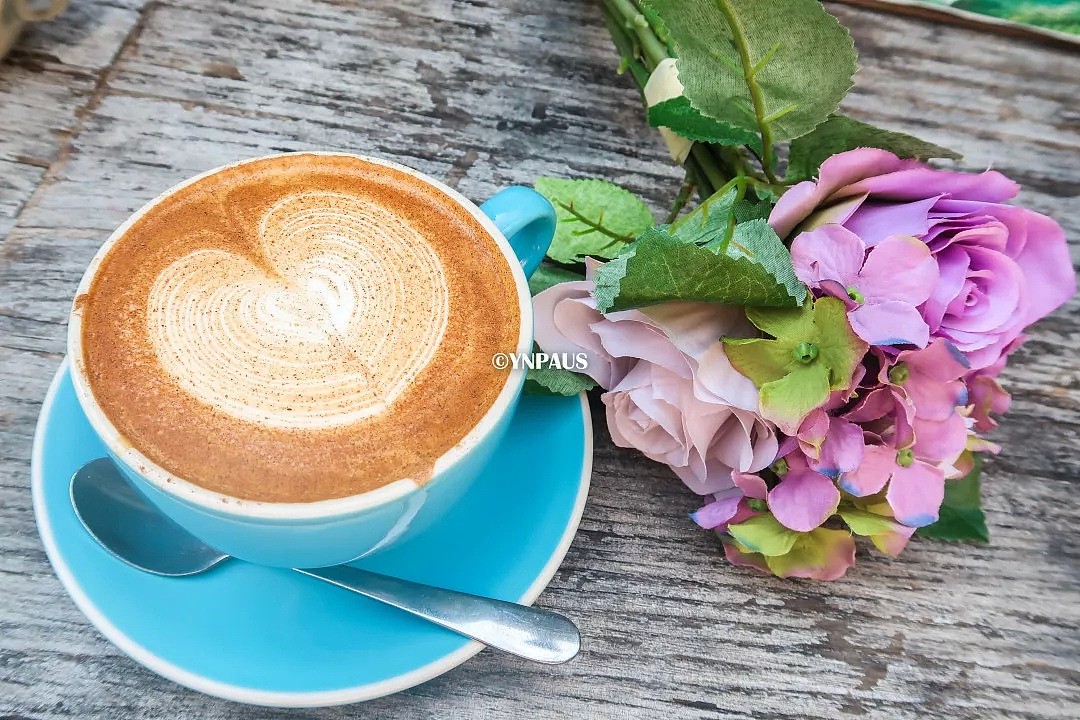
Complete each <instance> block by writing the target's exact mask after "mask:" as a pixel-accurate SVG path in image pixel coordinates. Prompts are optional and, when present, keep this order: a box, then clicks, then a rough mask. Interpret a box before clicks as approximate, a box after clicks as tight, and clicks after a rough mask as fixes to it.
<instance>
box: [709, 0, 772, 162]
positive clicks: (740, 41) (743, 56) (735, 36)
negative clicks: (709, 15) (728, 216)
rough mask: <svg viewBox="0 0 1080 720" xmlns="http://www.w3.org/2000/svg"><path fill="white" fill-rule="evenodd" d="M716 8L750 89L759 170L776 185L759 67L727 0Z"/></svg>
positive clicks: (770, 127)
mask: <svg viewBox="0 0 1080 720" xmlns="http://www.w3.org/2000/svg"><path fill="white" fill-rule="evenodd" d="M717 6H718V7H719V8H720V12H722V13H723V14H724V18H725V19H726V20H727V23H728V27H729V28H730V29H731V39H732V42H733V43H734V44H735V47H736V49H738V51H739V60H740V61H741V64H742V71H743V79H744V80H745V81H746V87H747V88H749V89H750V101H751V103H753V105H754V117H755V118H757V125H758V132H760V133H761V169H762V170H763V171H764V172H765V177H766V178H767V179H768V181H769V182H770V183H778V182H779V181H778V180H777V178H776V175H775V174H774V173H773V169H772V166H773V160H774V152H775V151H774V149H773V134H772V125H771V124H770V122H769V118H768V117H766V114H765V97H764V95H763V94H762V92H761V85H760V84H758V81H757V72H758V70H760V69H761V67H760V66H756V65H755V64H754V62H753V60H751V58H750V48H749V46H747V44H746V36H745V35H744V33H743V29H742V25H741V24H740V23H739V18H738V17H736V15H735V13H734V12H733V11H732V10H731V5H730V4H729V3H728V2H727V0H720V2H718V3H717Z"/></svg>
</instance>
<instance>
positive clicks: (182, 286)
mask: <svg viewBox="0 0 1080 720" xmlns="http://www.w3.org/2000/svg"><path fill="white" fill-rule="evenodd" d="M259 236H260V239H261V244H262V252H263V255H264V259H263V261H262V263H265V264H266V265H267V266H268V267H269V268H270V270H268V269H267V267H264V266H263V264H262V263H256V262H253V261H252V260H251V259H249V258H246V257H242V256H240V255H236V254H233V253H230V252H226V251H223V250H220V249H214V248H211V247H207V248H202V249H198V250H194V251H192V252H191V253H189V254H187V255H185V256H183V257H181V258H180V259H178V260H176V261H174V262H173V263H172V264H171V265H169V266H168V267H166V268H165V269H164V270H163V271H162V272H161V273H160V274H159V275H158V277H157V278H156V280H155V281H154V284H153V286H152V288H151V290H150V295H149V301H148V302H149V305H148V313H147V319H148V332H149V337H150V340H151V342H152V343H153V347H154V351H155V353H156V355H157V357H158V360H159V361H160V363H161V365H162V366H163V367H164V368H165V370H166V371H167V372H168V373H169V374H170V375H171V376H172V377H173V378H174V379H175V380H176V382H177V383H179V385H180V386H181V387H182V388H183V389H184V390H186V391H187V392H189V393H190V394H192V395H194V396H195V397H197V398H199V399H200V400H202V401H203V402H206V403H208V404H210V405H212V406H213V407H215V408H217V409H219V410H221V411H223V412H225V413H228V414H229V415H231V416H234V417H236V418H240V419H242V420H245V421H249V422H253V423H258V424H261V425H267V426H272V427H279V428H305V429H316V428H327V427H334V426H339V425H344V424H347V423H350V422H355V421H356V420H360V419H362V418H365V417H369V416H372V415H377V414H380V413H382V412H383V411H385V410H386V408H387V407H388V406H389V405H390V403H392V402H393V401H394V399H395V398H396V397H397V396H398V395H400V394H401V392H402V391H403V390H404V389H405V388H406V387H408V385H409V384H410V383H411V382H412V381H413V380H415V378H416V376H417V375H418V374H419V373H420V371H421V370H423V369H424V367H425V366H426V365H427V364H428V363H429V362H430V361H431V359H432V357H433V356H434V354H435V352H436V350H437V349H438V347H439V344H440V342H441V341H442V338H443V335H444V334H445V332H446V328H447V317H448V312H449V293H448V290H447V283H446V278H445V277H444V274H443V268H442V265H441V263H440V261H439V258H438V256H437V255H436V253H435V251H434V250H433V249H432V247H431V246H430V245H429V244H428V242H427V240H426V239H425V238H424V237H423V236H422V235H421V234H420V233H419V232H417V230H416V229H415V228H413V227H412V226H411V225H410V224H409V223H408V222H407V221H406V220H405V219H403V218H401V217H400V216H398V215H395V214H394V213H392V212H390V211H389V210H387V209H385V208H383V207H382V206H380V205H378V204H376V203H373V202H369V201H367V200H363V199H361V198H357V197H353V196H350V195H345V194H340V193H332V192H306V193H301V194H296V195H292V196H289V197H286V198H284V199H283V200H280V201H279V202H277V203H276V204H275V205H274V206H273V207H272V208H270V210H268V211H267V212H266V214H265V215H264V217H263V218H262V221H261V223H260V226H259ZM209 244H211V243H208V245H209Z"/></svg>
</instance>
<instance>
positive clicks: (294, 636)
mask: <svg viewBox="0 0 1080 720" xmlns="http://www.w3.org/2000/svg"><path fill="white" fill-rule="evenodd" d="M104 454H105V453H104V449H103V447H102V446H101V443H100V442H99V441H98V439H97V437H96V436H95V435H94V434H93V432H92V431H91V429H90V425H89V423H88V422H87V420H86V417H85V415H83V412H82V410H81V408H80V407H79V404H78V402H77V401H76V399H75V393H74V390H73V388H72V385H71V378H70V375H69V372H68V365H67V362H66V361H65V362H64V364H63V365H62V366H61V367H60V370H59V371H58V372H57V374H56V377H55V378H54V379H53V383H52V386H51V387H50V388H49V394H48V395H47V396H46V398H45V403H44V405H43V406H42V409H41V418H40V419H39V421H38V426H37V432H36V434H35V437H34V452H33V460H32V464H31V468H32V474H33V495H34V511H35V514H36V517H37V524H38V530H39V532H40V533H41V539H42V541H43V543H44V544H45V550H46V552H47V553H48V555H49V560H50V561H51V562H52V565H53V568H54V569H55V571H56V574H57V576H58V577H59V578H60V581H61V582H62V583H63V585H64V587H65V588H66V589H67V591H68V593H69V594H70V595H71V597H72V599H74V600H75V604H76V605H78V606H79V609H80V610H82V611H83V613H85V614H86V616H87V617H88V618H89V619H90V621H91V622H92V623H94V625H96V626H97V628H98V630H100V631H101V632H102V634H104V635H105V637H107V638H108V639H109V640H110V641H112V642H113V643H114V644H115V645H116V646H117V647H119V648H120V649H121V650H123V651H124V652H126V653H127V654H128V655H130V656H131V657H132V658H134V659H135V660H136V661H137V662H139V663H141V664H143V665H145V666H146V667H148V668H150V669H151V670H153V671H154V672H156V673H159V674H160V675H163V676H165V677H167V678H169V679H171V680H174V681H176V682H178V683H180V684H182V685H186V686H188V687H190V688H194V689H195V690H200V691H202V692H205V693H209V694H211V695H217V696H219V697H223V698H227V699H229V700H236V701H239V702H246V703H256V704H261V705H274V706H290V707H302V706H315V705H333V704H340V703H348V702H355V701H358V700H368V699H371V698H374V697H379V696H381V695H386V694H389V693H393V692H397V691H399V690H403V689H405V688H407V687H411V686H413V685H417V684H419V683H422V682H424V681H425V680H430V679H431V678H433V677H435V676H437V675H440V674H442V673H444V672H446V671H447V670H450V669H451V668H453V667H455V666H457V665H459V664H460V663H462V662H464V661H465V660H467V659H468V658H470V657H472V656H473V655H474V654H476V653H477V652H479V651H480V650H481V649H482V646H481V645H480V644H479V643H476V642H473V641H469V640H465V639H464V638H462V637H461V636H459V635H456V634H454V633H452V632H450V631H447V630H443V629H441V628H439V627H436V626H435V625H432V624H430V623H427V622H424V621H422V620H418V619H415V618H413V617H411V616H409V615H406V614H405V613H402V612H400V611H397V610H394V609H393V608H389V607H385V606H383V605H379V604H378V603H376V602H373V601H370V600H368V599H366V598H362V597H359V596H357V595H354V594H352V593H349V592H346V591H343V590H340V589H338V588H334V587H332V586H329V585H326V584H323V583H320V582H316V581H313V580H311V579H310V578H306V577H303V576H301V575H298V574H296V573H292V572H290V571H288V570H275V569H271V568H265V567H260V566H257V565H250V564H247V563H244V562H240V561H238V560H234V561H230V562H227V563H225V564H224V565H221V566H219V567H217V568H215V569H213V570H211V571H209V572H207V573H204V574H202V575H197V576H193V577H187V578H164V577H157V576H154V575H148V574H146V573H142V572H140V571H138V570H134V569H132V568H130V567H128V566H127V565H125V564H124V563H122V562H120V561H119V560H117V559H115V558H113V557H112V556H111V555H109V554H108V553H107V552H105V550H103V549H102V548H100V547H99V546H98V545H97V544H96V543H95V542H94V541H93V540H92V539H91V538H90V536H89V535H87V534H86V532H85V531H84V530H83V528H82V526H81V525H80V524H79V521H78V520H77V519H76V517H75V513H74V511H73V510H72V509H71V502H70V500H69V497H68V483H69V481H70V479H71V475H72V473H74V472H75V470H77V469H78V468H79V467H80V466H81V465H82V464H83V463H85V462H86V461H88V460H92V459H93V458H96V457H100V456H102V455H104ZM591 468H592V429H591V423H590V419H589V413H588V408H587V407H586V405H585V402H584V395H582V396H581V397H580V398H578V397H574V398H538V397H525V398H522V402H521V404H520V407H519V409H518V411H517V415H516V416H515V418H514V421H513V424H512V426H511V428H510V432H509V435H508V437H507V439H506V441H505V442H504V444H503V445H502V446H501V447H500V449H499V450H498V452H497V454H496V456H495V459H494V460H493V461H492V463H491V466H490V467H489V468H488V470H487V471H485V473H484V475H483V476H482V477H481V478H480V479H479V480H478V481H477V482H476V484H475V485H474V486H473V488H472V489H470V490H469V492H468V494H467V495H466V496H465V497H464V498H463V499H462V500H461V501H460V502H459V503H458V504H457V505H456V506H455V507H454V508H453V509H452V510H451V512H450V513H449V514H448V515H447V516H446V517H445V519H443V520H442V522H441V523H439V524H438V525H436V526H434V527H432V528H430V529H428V530H427V531H426V532H424V533H423V534H421V535H418V536H417V537H415V538H412V539H410V540H407V541H403V542H402V543H401V544H399V545H395V546H394V547H392V548H389V549H387V550H385V551H383V552H381V553H378V554H376V555H375V556H373V557H370V558H367V559H365V560H363V561H362V562H358V563H357V565H359V566H363V567H365V568H367V569H370V570H375V571H379V572H385V573H388V574H393V575H398V576H400V577H405V578H409V579H412V580H419V581H421V582H426V583H430V584H433V585H441V586H444V587H448V588H454V589H457V590H464V591H467V592H471V593H477V594H480V595H487V596H490V597H496V598H502V599H504V600H516V601H518V602H522V603H532V602H533V600H535V599H536V597H537V596H538V595H539V594H540V592H541V591H542V590H543V589H544V587H545V586H546V585H547V583H548V582H549V581H550V580H551V577H552V575H554V574H555V570H556V569H557V568H558V567H559V563H560V562H561V561H562V558H563V555H565V553H566V550H567V548H568V547H569V545H570V541H571V539H572V538H573V536H574V532H575V531H576V530H577V526H578V522H579V521H580V519H581V511H582V509H583V507H584V505H585V496H586V494H587V493H588V488H589V475H590V473H591Z"/></svg>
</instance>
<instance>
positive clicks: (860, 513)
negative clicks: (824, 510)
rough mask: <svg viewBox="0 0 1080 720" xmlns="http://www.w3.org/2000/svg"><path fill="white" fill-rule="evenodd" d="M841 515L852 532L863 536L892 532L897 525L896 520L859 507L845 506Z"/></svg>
mask: <svg viewBox="0 0 1080 720" xmlns="http://www.w3.org/2000/svg"><path fill="white" fill-rule="evenodd" d="M840 517H842V518H843V519H844V522H846V523H847V526H848V527H849V528H851V532H853V533H855V534H856V535H862V536H863V537H871V536H873V535H880V534H882V533H887V532H892V530H893V528H894V527H896V521H895V520H893V519H892V518H887V517H884V516H882V515H876V514H874V513H872V512H867V511H866V510H859V509H857V508H851V509H849V508H844V509H842V510H840Z"/></svg>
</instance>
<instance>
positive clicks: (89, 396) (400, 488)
mask: <svg viewBox="0 0 1080 720" xmlns="http://www.w3.org/2000/svg"><path fill="white" fill-rule="evenodd" d="M300 155H315V156H324V157H347V158H352V159H355V160H360V161H361V162H367V163H371V164H374V165H379V166H381V167H386V168H390V169H392V170H397V171H399V172H403V173H405V174H407V175H409V176H410V177H413V178H415V179H417V180H419V181H420V182H422V183H424V184H425V185H427V186H428V187H430V188H431V189H432V190H436V191H439V192H442V193H443V194H444V195H446V196H447V197H449V198H450V199H451V200H453V201H454V202H455V203H456V204H457V205H458V206H459V207H461V208H462V209H463V210H465V211H466V212H468V213H469V214H470V215H471V216H472V217H473V218H474V219H476V220H477V221H478V222H479V223H480V225H481V226H482V227H483V228H484V230H486V231H487V232H488V235H490V236H491V238H492V240H493V241H494V242H495V245H496V246H497V247H498V248H499V250H500V251H501V252H502V254H503V257H504V258H505V260H506V262H507V264H508V265H509V266H510V272H511V275H512V276H513V278H514V287H515V290H516V291H517V300H518V316H519V322H518V326H519V327H518V341H517V348H516V350H517V352H518V353H527V352H529V351H530V350H531V349H532V334H533V316H532V296H531V294H530V292H529V287H528V281H527V280H526V278H525V272H524V270H523V269H522V266H521V261H520V260H519V259H518V257H517V255H516V254H515V253H514V250H513V248H512V247H511V246H510V242H509V240H507V239H506V237H505V236H504V235H503V234H502V232H501V231H500V230H499V229H498V228H497V227H496V226H495V223H494V222H493V221H492V220H491V218H489V217H488V216H487V215H485V214H484V213H483V212H482V211H481V210H480V208H479V207H478V206H477V205H476V204H475V203H473V202H472V201H471V200H469V199H468V198H466V197H465V196H464V195H462V194H461V193H459V192H458V191H457V190H455V189H453V188H451V187H449V186H447V185H446V184H445V183H443V182H440V181H439V180H436V179H435V178H432V177H430V176H428V175H425V174H424V173H421V172H419V171H418V170H414V169H413V168H410V167H408V166H405V165H401V164H400V163H396V162H393V161H391V160H385V159H383V158H376V157H371V156H368V155H360V154H356V153H347V152H335V151H310V150H305V151H298V152H287V153H273V154H270V155H260V156H258V157H253V158H246V159H243V160H238V161H235V162H231V163H227V164H225V165H221V166H218V167H216V168H213V169H211V170H207V171H206V172H203V173H200V174H198V175H195V176H194V177H191V178H188V179H186V180H184V181H182V182H180V183H177V184H176V185H173V186H172V187H170V188H168V189H167V190H165V191H164V192H162V193H160V194H159V195H157V196H156V197H154V198H153V199H152V200H150V201H148V202H147V203H145V204H144V205H143V206H142V207H140V208H139V209H138V210H136V211H135V212H134V213H132V214H131V215H130V216H129V217H128V218H127V219H126V220H125V221H124V222H123V223H122V224H121V225H120V226H119V227H118V228H116V230H114V231H113V232H112V234H111V235H109V237H108V239H106V240H105V242H104V243H103V244H102V245H101V247H100V248H98V250H97V252H96V253H95V254H94V257H93V259H91V261H90V264H89V265H88V266H87V268H86V270H85V271H84V272H83V276H82V279H81V281H80V282H79V286H78V289H77V290H76V291H75V299H74V301H73V303H72V309H71V312H70V314H69V317H68V335H67V350H68V357H69V358H70V361H71V379H72V384H73V385H74V387H75V395H76V398H77V399H78V401H79V404H80V405H81V406H82V408H83V410H84V411H85V412H86V416H87V418H88V419H89V421H90V426H91V427H92V428H93V430H94V432H95V433H96V434H97V435H98V437H100V438H101V440H102V442H103V443H104V444H105V447H106V448H107V449H108V451H109V453H110V454H111V455H113V457H114V459H116V460H118V461H120V462H121V463H123V464H125V465H127V466H128V467H129V468H130V469H131V470H133V471H134V472H135V473H136V474H137V475H138V476H139V477H141V478H142V479H144V480H145V481H146V482H148V483H150V484H151V485H153V486H154V487H156V488H157V489H158V490H160V491H162V492H164V493H166V494H167V495H169V496H171V497H173V498H176V499H179V500H181V501H186V502H188V503H191V504H194V505H196V506H198V507H200V508H203V509H205V510H209V511H212V512H214V513H223V514H227V515H232V516H238V517H246V518H257V519H263V520H310V519H319V518H326V517H335V516H341V515H350V514H354V513H357V512H361V511H365V510H369V509H371V508H374V507H378V506H380V505H384V504H386V503H390V502H393V501H395V500H398V499H400V498H402V497H404V496H406V495H408V494H410V493H413V492H415V491H417V490H419V489H421V488H426V487H428V486H430V485H431V484H433V483H436V482H438V481H439V480H440V478H441V477H443V476H445V472H446V470H447V469H448V468H450V467H451V466H452V465H454V464H455V463H456V462H458V461H459V460H461V459H462V458H463V457H464V456H465V455H467V454H468V452H469V451H470V450H472V449H473V448H475V447H476V446H477V445H479V444H480V443H481V441H482V440H483V439H484V438H485V437H487V435H488V434H489V433H490V432H491V431H492V430H493V429H494V428H495V426H496V425H497V424H498V422H499V421H500V420H501V419H502V418H503V416H504V415H505V414H506V413H507V412H508V411H509V410H510V409H511V407H512V405H513V403H514V401H515V399H516V398H517V395H518V392H519V390H520V386H521V384H522V383H523V382H524V377H523V371H521V370H515V369H512V370H511V371H510V372H509V373H508V374H507V377H506V380H505V382H504V383H503V386H502V389H501V390H500V391H499V394H498V395H497V396H496V398H495V402H493V403H492V405H491V407H489V408H488V410H487V411H486V412H485V413H484V415H483V416H482V417H481V418H480V420H479V422H477V423H476V425H474V426H473V428H472V429H471V430H469V432H468V433H466V434H465V436H464V437H462V438H461V440H459V441H458V442H457V443H455V444H454V445H452V446H451V447H450V448H448V449H447V450H446V452H444V453H443V454H442V455H441V456H439V458H437V459H436V461H435V464H434V466H433V469H432V473H431V479H430V480H428V481H427V482H425V483H419V482H417V481H416V480H414V479H411V478H402V479H399V480H394V481H391V482H389V483H387V484H385V485H382V486H380V487H377V488H374V489H372V490H368V491H366V492H363V493H358V494H355V495H347V496H345V497H340V498H331V499H327V500H315V501H312V502H289V503H277V502H267V501H263V500H246V499H243V498H237V497H234V496H231V495H226V494H224V493H219V492H216V491H213V490H208V489H207V488H204V487H201V486H199V485H196V484H195V483H193V482H191V481H189V480H185V479H183V478H181V477H180V476H178V475H175V474H174V473H172V472H170V471H168V470H166V469H165V468H163V467H161V466H160V465H158V464H157V463H155V462H154V461H153V460H151V459H150V458H148V457H147V456H146V455H144V454H143V453H142V452H141V451H140V450H138V448H136V447H135V445H134V444H133V443H132V442H131V441H129V440H128V439H127V438H126V437H124V435H123V434H122V433H121V432H120V431H119V430H118V429H117V428H116V426H115V425H114V424H113V422H112V421H111V420H110V419H109V418H108V416H106V414H105V412H104V411H103V410H102V409H101V407H100V405H99V404H98V402H97V399H96V398H95V397H94V394H93V391H92V390H91V388H90V383H89V381H88V380H87V378H86V369H85V367H84V365H85V361H84V357H83V344H82V315H83V308H82V307H81V305H80V303H79V302H78V300H79V298H81V297H82V296H83V295H85V294H86V293H87V292H88V291H89V289H90V285H91V283H92V282H93V279H94V277H95V276H96V275H97V271H98V269H99V268H100V266H101V263H102V261H103V260H104V258H105V257H106V256H107V255H108V253H109V251H110V250H111V249H112V247H113V245H115V244H116V242H117V240H118V239H119V238H120V237H122V236H123V235H124V234H125V233H126V232H127V231H128V230H129V229H131V227H132V226H133V225H134V224H135V223H136V222H137V221H138V220H139V219H140V218H142V217H143V216H144V215H146V214H147V213H149V212H150V211H152V210H153V209H154V208H155V207H157V206H158V205H159V204H161V203H162V202H163V201H165V200H167V199H168V198H169V197H171V196H172V195H174V194H175V193H177V192H179V191H180V190H182V189H184V188H186V187H188V186H189V185H192V184H194V183H196V182H199V181H200V180H203V179H205V178H207V177H210V176H213V175H216V174H217V173H220V172H223V171H225V170H230V169H232V168H234V167H238V166H241V165H246V164H248V163H253V162H259V161H263V160H270V159H274V158H279V157H289V156H300Z"/></svg>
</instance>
